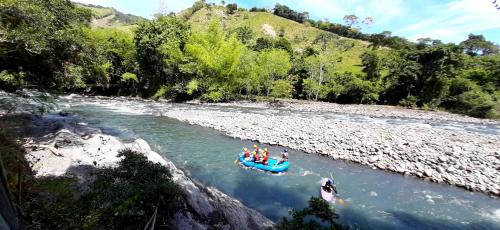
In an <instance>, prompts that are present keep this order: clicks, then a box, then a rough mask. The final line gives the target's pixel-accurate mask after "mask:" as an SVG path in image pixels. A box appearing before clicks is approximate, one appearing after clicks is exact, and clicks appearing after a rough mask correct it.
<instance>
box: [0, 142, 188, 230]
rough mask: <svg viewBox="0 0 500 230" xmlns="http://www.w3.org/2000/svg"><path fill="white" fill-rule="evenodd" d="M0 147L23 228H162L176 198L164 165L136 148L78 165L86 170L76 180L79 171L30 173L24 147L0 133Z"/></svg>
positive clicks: (176, 206) (178, 203) (175, 207)
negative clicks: (99, 164) (111, 161)
mask: <svg viewBox="0 0 500 230" xmlns="http://www.w3.org/2000/svg"><path fill="white" fill-rule="evenodd" d="M0 148H1V149H0V150H1V151H2V155H1V158H0V160H1V161H2V162H3V165H4V166H5V172H4V173H5V174H6V177H7V181H8V187H9V190H10V193H11V195H12V200H13V201H14V204H15V206H16V208H17V211H18V219H19V223H20V225H21V228H23V229H143V228H145V227H148V226H149V227H151V226H153V225H154V226H156V227H157V228H168V227H169V226H170V220H171V217H172V215H173V214H174V213H175V212H176V211H179V210H180V209H179V207H181V204H182V203H181V202H182V198H181V191H180V189H179V187H178V186H177V185H176V184H175V183H174V182H173V181H172V178H171V175H170V172H169V171H168V169H167V168H165V167H164V166H162V165H160V164H158V163H152V162H151V161H149V160H148V159H147V158H146V157H145V156H144V155H142V154H141V153H137V152H134V151H131V150H123V151H121V152H120V153H119V155H118V156H119V157H123V160H121V161H120V162H119V164H118V166H117V167H115V168H93V169H90V167H91V166H87V167H88V168H86V169H80V172H81V171H82V170H83V171H92V173H89V174H88V175H85V176H83V178H85V179H83V181H79V180H81V179H82V177H66V176H61V177H40V178H35V177H34V176H33V172H32V171H31V169H30V167H29V164H28V162H27V161H26V160H25V159H24V154H25V152H24V149H23V148H22V147H21V146H20V145H19V144H17V143H16V142H14V141H13V140H11V139H10V138H8V137H6V135H5V134H4V133H2V134H0ZM82 167H84V166H82ZM70 170H75V171H78V170H79V169H70Z"/></svg>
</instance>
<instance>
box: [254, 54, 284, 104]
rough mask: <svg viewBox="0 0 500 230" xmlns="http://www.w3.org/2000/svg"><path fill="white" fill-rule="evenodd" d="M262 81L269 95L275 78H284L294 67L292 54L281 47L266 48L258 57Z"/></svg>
mask: <svg viewBox="0 0 500 230" xmlns="http://www.w3.org/2000/svg"><path fill="white" fill-rule="evenodd" d="M257 64H258V66H259V73H260V75H261V77H262V78H261V82H262V85H263V87H264V88H265V91H266V96H269V93H270V92H271V89H272V85H273V83H274V81H275V80H279V79H282V78H283V77H285V76H286V74H287V73H288V71H290V69H291V68H292V65H291V63H290V55H289V54H288V53H287V52H286V51H284V50H280V49H271V50H265V51H263V52H261V53H259V56H258V58H257Z"/></svg>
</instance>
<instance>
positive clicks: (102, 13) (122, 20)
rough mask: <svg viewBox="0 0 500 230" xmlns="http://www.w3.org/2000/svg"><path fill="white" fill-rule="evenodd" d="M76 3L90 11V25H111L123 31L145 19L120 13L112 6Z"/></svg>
mask: <svg viewBox="0 0 500 230" xmlns="http://www.w3.org/2000/svg"><path fill="white" fill-rule="evenodd" d="M76 5H77V6H80V7H83V8H87V9H90V10H91V11H92V22H91V26H92V27H101V28H109V27H112V28H117V29H120V30H124V31H130V30H131V29H132V28H134V27H135V25H136V24H137V23H138V22H140V21H143V20H147V19H145V18H143V17H140V16H136V15H132V14H125V13H122V12H120V11H118V10H116V9H115V8H112V7H103V6H98V5H91V4H89V5H86V4H81V3H76Z"/></svg>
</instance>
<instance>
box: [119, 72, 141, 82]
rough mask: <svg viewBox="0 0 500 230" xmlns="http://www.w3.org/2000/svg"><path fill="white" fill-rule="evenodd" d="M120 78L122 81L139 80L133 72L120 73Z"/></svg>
mask: <svg viewBox="0 0 500 230" xmlns="http://www.w3.org/2000/svg"><path fill="white" fill-rule="evenodd" d="M121 78H122V79H121V81H122V82H135V83H138V82H139V79H138V78H137V75H135V74H133V73H129V72H126V73H124V74H122V76H121Z"/></svg>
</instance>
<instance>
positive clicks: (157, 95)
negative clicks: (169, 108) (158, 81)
mask: <svg viewBox="0 0 500 230" xmlns="http://www.w3.org/2000/svg"><path fill="white" fill-rule="evenodd" d="M168 90H169V87H168V86H165V85H164V86H162V87H160V89H158V90H157V91H156V93H155V95H153V97H152V98H153V99H154V100H158V99H160V98H163V97H165V95H166V94H167V92H168Z"/></svg>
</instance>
